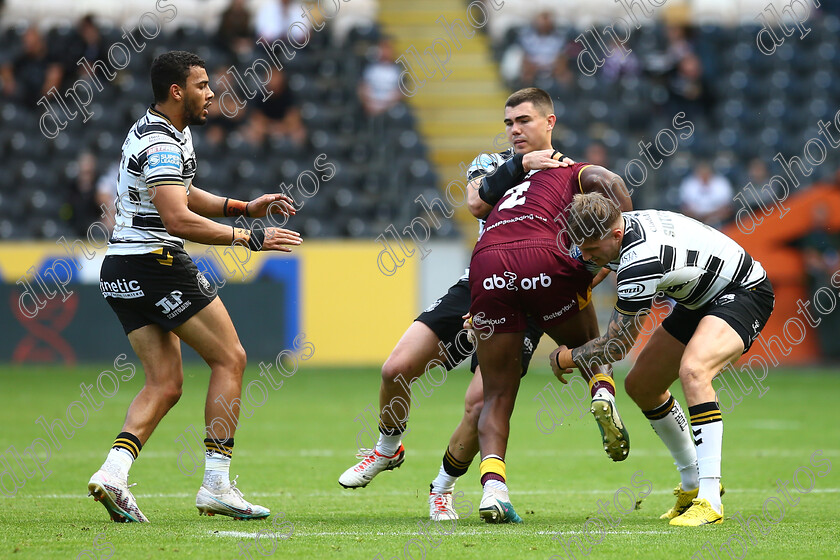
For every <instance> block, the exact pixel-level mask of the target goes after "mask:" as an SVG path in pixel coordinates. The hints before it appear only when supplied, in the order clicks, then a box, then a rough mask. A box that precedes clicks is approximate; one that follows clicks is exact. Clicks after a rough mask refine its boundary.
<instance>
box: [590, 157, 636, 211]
mask: <svg viewBox="0 0 840 560" xmlns="http://www.w3.org/2000/svg"><path fill="white" fill-rule="evenodd" d="M580 190H581V191H582V192H584V193H590V192H597V193H600V194H602V195H604V196H605V197H607V198H608V199H609V200H611V201H612V202H613V204H616V205H617V206H618V209H619V210H620V211H622V212H629V211H631V210H633V201H632V200H630V194H629V192H628V191H627V186H626V185H625V184H624V180H623V179H622V178H621V176H619V175H617V174H616V173H613V172H612V171H610V170H609V169H606V168H604V167H601V166H600V165H590V166H588V167H584V168H583V170H582V171H581V172H580Z"/></svg>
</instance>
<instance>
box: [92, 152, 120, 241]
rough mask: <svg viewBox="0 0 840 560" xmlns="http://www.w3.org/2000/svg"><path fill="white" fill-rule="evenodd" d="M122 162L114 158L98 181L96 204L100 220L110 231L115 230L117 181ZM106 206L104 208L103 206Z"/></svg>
mask: <svg viewBox="0 0 840 560" xmlns="http://www.w3.org/2000/svg"><path fill="white" fill-rule="evenodd" d="M119 174H120V162H119V160H114V162H113V163H111V165H109V166H108V169H106V170H105V172H104V173H103V174H101V175H100V176H99V180H98V181H97V182H96V206H97V207H98V208H99V218H98V219H99V221H100V222H102V223H103V224H105V227H107V228H108V231H114V223H115V221H114V215H115V213H116V208H115V206H114V205H115V204H116V197H117V182H118V181H119ZM103 206H104V208H103Z"/></svg>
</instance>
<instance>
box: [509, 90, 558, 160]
mask: <svg viewBox="0 0 840 560" xmlns="http://www.w3.org/2000/svg"><path fill="white" fill-rule="evenodd" d="M554 121H555V117H554V115H542V114H540V112H539V111H538V110H537V109H536V108H535V107H534V104H533V103H531V102H530V101H527V102H525V103H520V104H519V105H517V106H515V107H505V133H506V134H507V139H508V142H510V143H511V145H512V146H513V149H514V150H515V151H516V153H517V154H527V153H528V152H533V151H534V150H547V149H549V148H551V129H552V128H554Z"/></svg>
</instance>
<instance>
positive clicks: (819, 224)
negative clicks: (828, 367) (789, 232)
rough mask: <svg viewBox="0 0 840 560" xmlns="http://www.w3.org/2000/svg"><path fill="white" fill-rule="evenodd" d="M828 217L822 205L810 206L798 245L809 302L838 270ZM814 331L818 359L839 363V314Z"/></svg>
mask: <svg viewBox="0 0 840 560" xmlns="http://www.w3.org/2000/svg"><path fill="white" fill-rule="evenodd" d="M830 217H831V216H830V213H829V209H828V206H827V205H826V204H816V205H814V209H813V213H812V220H811V222H812V224H813V225H812V228H811V231H810V232H808V234H807V235H806V236H805V237H803V238H802V239H801V240H800V241H799V243H798V245H799V246H800V247H802V259H803V261H804V266H805V275H806V277H807V283H808V291H809V295H810V296H811V300H813V299H814V294H815V293H816V292H817V291H818V290H820V289H822V288H828V289H829V290H833V288H832V287H831V277H832V275H833V274H834V273H835V272H837V270H838V269H840V235H838V233H837V231H836V228H832V227H831V223H830V222H831V220H830ZM832 229H834V230H835V231H832ZM816 330H817V335H818V338H819V343H820V350H821V353H822V356H823V357H824V358H829V359H831V360H835V361H836V360H840V345H838V344H837V333H838V332H840V313H836V312H835V313H829V314H826V315H824V316H823V317H822V320H821V322H820V325H819V326H818V327H817V329H816Z"/></svg>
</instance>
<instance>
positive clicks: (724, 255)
mask: <svg viewBox="0 0 840 560" xmlns="http://www.w3.org/2000/svg"><path fill="white" fill-rule="evenodd" d="M623 216H624V220H625V224H626V228H625V231H624V240H623V241H622V243H621V253H620V254H619V257H618V259H617V260H615V261H613V262H611V263H609V264H608V265H607V268H609V269H610V270H613V271H614V272H616V276H617V288H618V301H617V302H616V304H615V307H616V309H617V310H618V311H619V312H621V313H624V314H626V315H633V314H635V313H637V312H639V311H640V310H642V309H646V308H647V309H649V308H650V306H651V303H652V301H653V297H654V296H655V295H656V294H657V293H658V292H662V293H664V294H665V295H666V296H668V297H670V298H672V299H674V300H675V301H676V302H677V303H679V304H682V305H683V306H685V307H687V308H689V309H698V308H700V307H702V306H704V305H705V304H707V303H709V302H710V301H712V300H713V299H715V298H716V297H717V296H719V295H720V294H721V293H723V292H724V291H725V290H726V289H728V288H730V287H735V286H740V287H744V288H752V287H753V286H756V285H758V284H759V283H761V282H762V281H763V280H764V279H765V278H766V277H767V273H766V272H765V271H764V268H763V267H762V266H761V263H759V262H758V261H754V260H753V259H752V257H750V255H749V254H748V253H747V252H746V251H745V250H744V249H743V248H742V247H741V246H740V245H738V244H737V243H736V242H735V241H733V240H732V239H730V238H729V237H727V236H726V235H724V234H723V233H721V232H719V231H717V230H716V229H714V228H711V227H709V226H707V225H706V224H703V223H701V222H698V221H697V220H694V219H692V218H689V217H687V216H683V215H682V214H678V213H676V212H666V211H661V210H639V211H634V212H624V213H623Z"/></svg>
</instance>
